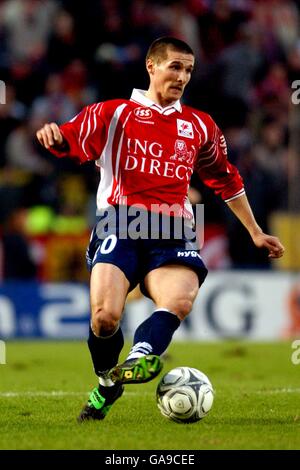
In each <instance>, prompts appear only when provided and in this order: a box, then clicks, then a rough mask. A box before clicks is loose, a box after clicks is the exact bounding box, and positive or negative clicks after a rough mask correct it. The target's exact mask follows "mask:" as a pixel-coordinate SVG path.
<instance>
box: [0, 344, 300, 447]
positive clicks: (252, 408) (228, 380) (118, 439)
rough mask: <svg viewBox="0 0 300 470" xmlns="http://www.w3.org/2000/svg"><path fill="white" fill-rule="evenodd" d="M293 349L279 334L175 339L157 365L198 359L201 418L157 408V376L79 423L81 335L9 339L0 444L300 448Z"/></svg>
mask: <svg viewBox="0 0 300 470" xmlns="http://www.w3.org/2000/svg"><path fill="white" fill-rule="evenodd" d="M127 350H128V348H125V351H124V353H122V357H121V360H123V359H124V358H125V353H126V352H127ZM292 352H293V350H292V349H291V343H287V342H286V343H266V344H257V343H246V342H220V343H213V344H212V343H209V344H206V343H192V342H190V343H181V342H178V343H173V344H172V345H171V346H170V348H169V350H168V356H167V357H166V358H165V361H164V362H165V365H164V372H167V371H168V370H170V369H172V368H174V367H177V366H190V367H196V368H198V369H200V370H202V371H203V372H204V373H206V374H207V375H208V377H209V378H210V380H211V381H212V384H213V386H214V388H215V391H216V396H215V402H214V406H213V408H212V410H211V412H210V414H209V415H208V416H207V417H206V418H204V419H203V420H202V421H199V422H197V423H194V424H177V423H174V422H171V421H168V420H167V419H166V418H164V417H163V416H161V414H160V412H159V410H158V409H157V406H156V401H155V390H156V386H157V383H158V380H159V379H156V380H154V381H152V382H149V383H147V384H142V385H128V386H127V387H126V390H125V393H124V395H123V397H122V398H121V399H120V400H118V401H117V402H116V403H115V404H114V406H113V408H112V409H111V411H110V413H109V414H108V416H107V418H106V419H105V420H104V421H101V422H92V423H91V422H88V423H84V424H81V425H79V424H77V422H76V417H77V415H78V413H79V412H80V409H81V407H82V405H83V404H84V402H85V401H86V399H87V397H88V393H89V391H90V390H91V389H92V388H93V387H94V386H95V385H96V380H95V376H94V374H93V372H92V369H91V363H90V358H89V353H88V350H87V347H86V344H85V343H84V342H8V343H7V351H6V353H7V364H6V365H0V449H107V450H111V449H112V450H124V449H128V450H132V449H134V450H137V449H139V450H148V449H150V450H153V449H157V450H159V449H166V450H171V449H175V450H182V449H185V450H194V449H198V450H200V449H300V364H299V365H298V366H297V365H293V364H292V362H291V354H292Z"/></svg>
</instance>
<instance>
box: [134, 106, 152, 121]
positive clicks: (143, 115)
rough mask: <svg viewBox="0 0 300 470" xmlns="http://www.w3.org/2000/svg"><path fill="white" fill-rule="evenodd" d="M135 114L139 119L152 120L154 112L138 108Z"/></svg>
mask: <svg viewBox="0 0 300 470" xmlns="http://www.w3.org/2000/svg"><path fill="white" fill-rule="evenodd" d="M134 114H135V116H136V117H138V118H139V119H150V118H152V111H151V109H149V108H142V107H140V108H136V109H135V110H134Z"/></svg>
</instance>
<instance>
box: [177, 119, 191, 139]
mask: <svg viewBox="0 0 300 470" xmlns="http://www.w3.org/2000/svg"><path fill="white" fill-rule="evenodd" d="M177 134H178V135H179V136H181V137H187V138H188V139H193V138H194V131H193V125H192V123H191V122H189V121H184V120H183V119H177Z"/></svg>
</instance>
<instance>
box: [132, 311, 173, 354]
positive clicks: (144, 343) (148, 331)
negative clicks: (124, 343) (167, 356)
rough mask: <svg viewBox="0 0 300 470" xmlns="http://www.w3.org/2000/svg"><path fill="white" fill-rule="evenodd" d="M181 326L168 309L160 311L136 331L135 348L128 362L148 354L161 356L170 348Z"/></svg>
mask: <svg viewBox="0 0 300 470" xmlns="http://www.w3.org/2000/svg"><path fill="white" fill-rule="evenodd" d="M179 325H180V320H179V318H178V317H177V316H176V315H174V313H171V312H170V311H169V310H167V309H158V310H155V312H154V313H153V314H152V315H151V317H150V318H148V319H147V320H145V321H144V322H143V323H142V324H141V325H140V326H139V327H138V328H137V330H136V332H135V335H134V340H133V346H132V348H131V350H130V352H129V355H128V357H127V359H126V360H130V359H135V358H138V357H142V356H145V355H147V354H155V355H156V356H160V355H161V354H162V353H163V352H164V351H165V350H166V349H167V347H168V346H169V344H170V342H171V339H172V336H173V334H174V332H175V330H177V328H178V327H179Z"/></svg>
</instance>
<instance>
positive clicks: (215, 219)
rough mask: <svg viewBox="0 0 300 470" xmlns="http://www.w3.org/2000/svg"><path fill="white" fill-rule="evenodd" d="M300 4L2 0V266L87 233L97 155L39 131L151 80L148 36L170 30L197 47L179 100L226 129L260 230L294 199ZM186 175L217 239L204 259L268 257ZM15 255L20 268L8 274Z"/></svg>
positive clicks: (258, 262) (259, 261) (30, 268)
mask: <svg viewBox="0 0 300 470" xmlns="http://www.w3.org/2000/svg"><path fill="white" fill-rule="evenodd" d="M299 13H300V8H299V3H298V2H297V1H296V0H185V1H184V0H181V1H175V0H152V1H147V0H88V1H86V2H84V3H82V2H74V1H71V0H0V80H2V82H4V83H5V88H6V104H0V237H1V241H2V245H1V246H2V251H1V252H2V254H3V253H4V254H3V259H4V261H3V262H2V277H3V278H4V279H8V278H13V277H17V278H22V277H23V278H24V277H31V278H32V277H34V276H36V275H37V274H36V272H37V271H36V269H35V267H36V265H37V264H38V261H39V259H40V258H39V257H41V254H40V251H41V250H39V248H37V247H38V245H34V244H30V243H28V240H34V238H35V237H37V238H38V237H42V236H47V235H49V233H51V234H58V235H63V236H66V235H72V236H74V235H76V234H78V236H81V235H82V234H83V233H87V232H88V231H89V229H90V227H91V226H92V225H93V223H94V221H95V193H96V188H97V185H98V178H99V174H98V173H97V170H96V169H95V166H94V164H93V163H90V164H86V165H82V166H79V165H77V164H76V163H74V162H71V161H68V160H67V159H56V158H54V157H52V156H51V155H50V154H48V153H47V152H45V151H44V150H43V149H42V148H41V147H40V146H39V145H38V143H37V141H36V139H35V131H36V130H37V129H38V128H39V127H40V126H41V125H43V124H44V123H45V122H51V121H55V122H57V123H63V122H65V121H67V120H69V119H70V118H72V117H73V116H74V115H75V114H76V113H77V112H78V111H79V110H80V109H81V108H82V107H83V106H84V105H86V104H89V103H92V102H94V101H101V100H107V99H111V98H117V97H118V98H128V97H129V96H130V94H131V90H132V88H133V87H136V88H146V87H147V85H148V80H147V74H146V71H145V66H144V60H145V59H144V58H145V54H146V51H147V48H148V46H149V44H150V43H151V42H152V41H153V40H154V39H156V38H157V37H159V36H164V35H172V36H176V37H178V38H181V39H183V40H184V41H186V42H187V43H188V44H190V45H191V46H192V48H193V50H194V52H195V56H196V63H197V67H196V71H195V73H194V76H193V79H192V82H191V83H190V85H189V86H188V88H187V90H186V94H185V96H184V101H185V103H186V104H190V105H192V106H194V107H197V108H199V109H201V110H203V111H206V112H208V113H210V114H211V115H212V116H213V118H214V119H215V121H216V122H217V123H218V125H219V126H220V127H221V129H222V130H223V132H224V134H225V136H226V139H227V143H228V148H229V158H230V160H231V161H232V162H233V163H235V164H236V165H237V166H238V168H239V170H240V172H241V174H242V176H243V178H244V181H245V185H246V189H247V194H248V197H249V199H250V202H251V204H252V206H253V209H254V211H255V215H256V218H257V220H258V223H259V224H260V225H261V227H262V228H263V229H264V230H266V231H268V230H269V229H270V228H269V221H270V216H271V215H272V214H273V213H274V212H275V211H287V210H288V191H287V187H288V179H289V171H290V168H289V165H288V146H289V116H290V113H291V100H290V95H291V83H292V82H293V81H294V80H296V79H298V78H300V37H299ZM2 84H3V83H2ZM192 186H193V188H194V189H195V191H194V192H193V193H192V195H193V201H194V202H201V203H205V217H206V223H207V224H208V232H209V230H210V229H211V230H212V233H213V234H218V240H219V241H220V243H219V244H218V243H216V246H215V248H214V249H212V253H211V254H208V255H207V256H208V257H209V260H208V264H209V265H210V267H213V268H214V267H226V266H231V267H234V268H235V267H236V268H240V267H242V268H246V267H247V268H251V267H255V268H257V267H258V268H269V264H268V263H269V262H268V259H267V257H266V256H265V253H261V252H259V251H258V250H256V249H254V248H253V247H252V245H251V243H249V239H248V235H247V233H246V232H245V231H244V229H243V228H242V227H241V225H240V224H239V222H237V221H236V220H235V219H234V217H233V216H231V214H230V213H229V211H228V210H227V208H226V207H225V205H224V204H223V203H222V202H221V201H218V200H217V199H216V198H215V197H214V196H213V195H212V194H211V192H210V190H208V189H207V188H205V187H203V185H202V184H201V182H200V181H198V180H197V177H195V176H194V177H193V180H192ZM192 190H193V189H192ZM192 190H191V191H192ZM23 242H24V244H26V243H27V246H28V247H29V248H28V255H26V256H25V255H24V253H25V251H24V250H25V248H24V246H22V243H23ZM207 246H208V247H209V245H207ZM207 252H209V250H207ZM21 253H23V258H24V259H23V258H22V259H23V263H24V266H23V268H22V266H21V262H20V256H21V255H20V254H21ZM0 258H1V255H0ZM0 264H1V263H0ZM15 266H18V269H19V271H20V273H17V274H16V273H15V274H14V273H12V274H10V270H12V271H15V270H16V269H15ZM21 268H22V269H21ZM75 271H76V270H75ZM73 272H74V270H73ZM50 277H51V276H50Z"/></svg>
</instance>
